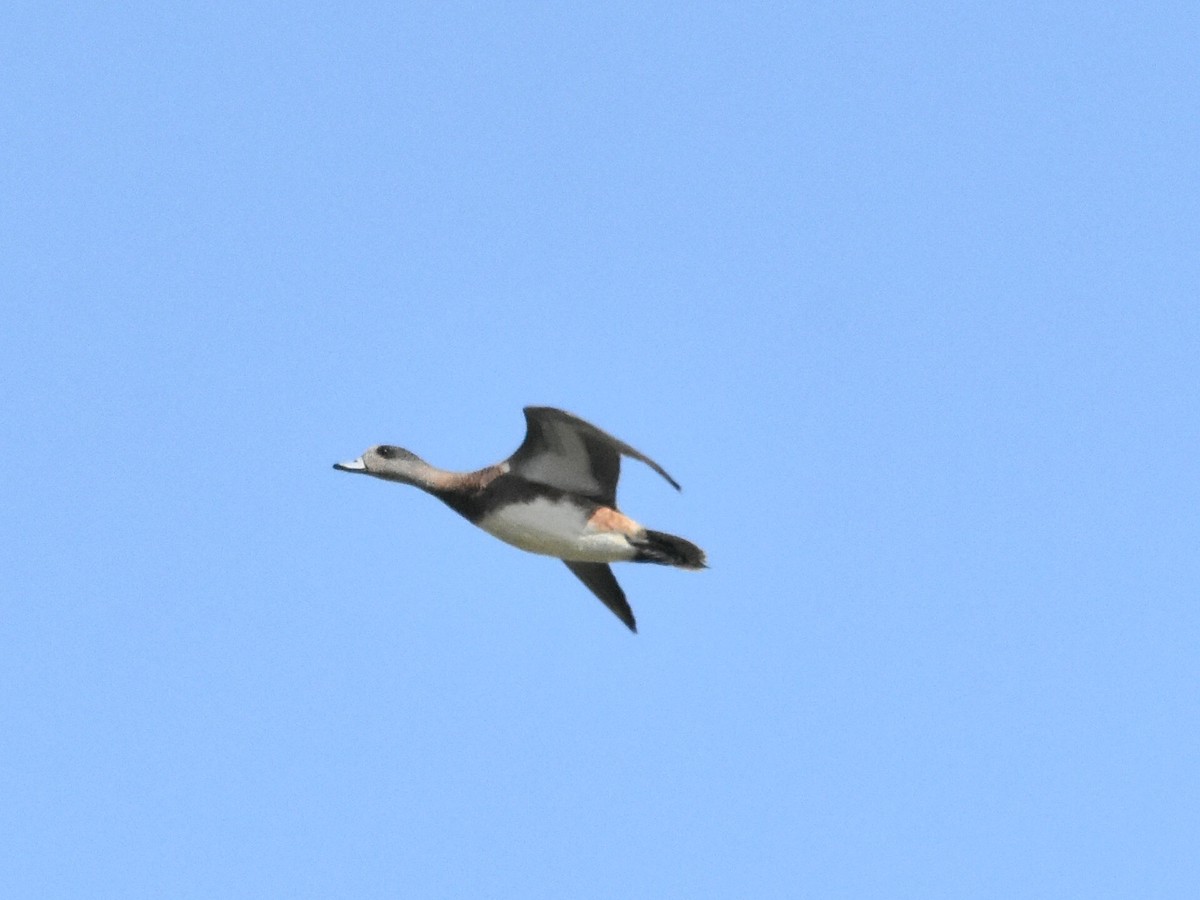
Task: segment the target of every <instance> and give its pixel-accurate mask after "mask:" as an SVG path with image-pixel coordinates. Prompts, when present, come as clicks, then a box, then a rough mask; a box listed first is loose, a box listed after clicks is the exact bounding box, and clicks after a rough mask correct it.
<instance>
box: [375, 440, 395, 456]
mask: <svg viewBox="0 0 1200 900" xmlns="http://www.w3.org/2000/svg"><path fill="white" fill-rule="evenodd" d="M375 452H376V453H378V454H379V455H380V456H382V457H383V458H384V459H391V458H392V457H393V456H395V455H396V448H395V447H388V446H387V445H386V444H385V445H384V446H382V447H380V448H379V449H378V450H376V451H375Z"/></svg>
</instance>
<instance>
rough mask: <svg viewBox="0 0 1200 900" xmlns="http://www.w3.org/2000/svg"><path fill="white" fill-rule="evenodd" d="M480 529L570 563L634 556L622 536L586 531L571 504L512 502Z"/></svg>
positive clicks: (584, 522)
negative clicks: (567, 560)
mask: <svg viewBox="0 0 1200 900" xmlns="http://www.w3.org/2000/svg"><path fill="white" fill-rule="evenodd" d="M479 527H480V528H482V529H483V530H484V531H486V532H487V533H488V534H490V535H493V536H494V537H498V538H500V540H502V541H504V542H505V543H506V544H512V545H513V546H514V547H520V548H521V549H522V550H528V551H529V552H530V553H541V554H544V555H546V556H557V557H558V558H559V559H569V560H571V561H573V562H620V561H622V560H628V559H633V557H634V555H635V551H634V549H633V547H631V546H630V545H629V541H627V540H626V539H625V536H624V535H623V534H616V533H614V532H597V531H593V530H591V529H589V528H588V524H587V517H586V516H585V515H584V511H583V510H581V509H580V508H579V507H577V506H575V505H573V504H570V503H555V502H553V501H551V500H545V499H538V500H534V501H532V502H530V503H514V504H511V505H509V506H505V507H501V508H500V509H498V510H497V511H496V512H494V513H491V514H489V515H487V516H484V517H483V518H482V519H480V520H479Z"/></svg>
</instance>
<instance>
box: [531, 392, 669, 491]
mask: <svg viewBox="0 0 1200 900" xmlns="http://www.w3.org/2000/svg"><path fill="white" fill-rule="evenodd" d="M525 425H526V431H525V440H524V442H523V443H522V444H521V446H520V447H518V448H517V452H516V453H514V454H513V455H512V456H511V457H509V460H508V463H509V466H510V467H511V470H512V471H513V472H515V473H516V474H518V475H520V476H521V477H522V478H525V479H527V480H529V481H534V482H537V483H538V484H547V485H550V486H551V487H556V488H558V489H559V490H563V491H570V492H571V493H573V494H580V495H582V496H584V497H588V498H590V499H592V500H595V501H596V502H597V503H603V504H605V505H606V506H612V505H613V504H615V503H616V500H617V478H618V477H619V476H620V474H621V457H622V456H629V457H632V458H633V459H636V460H639V461H640V462H644V463H645V464H646V465H648V466H649V467H650V468H652V469H653V470H654V471H655V472H657V473H658V474H659V475H661V476H662V477H663V478H665V479H667V481H669V482H670V483H671V485H672V486H673V487H674V488H675V490H679V484H678V483H677V482H676V481H675V479H674V478H672V477H671V476H670V475H668V474H667V473H666V470H664V469H663V467H662V466H660V465H659V464H658V463H656V462H655V461H654V460H652V459H650V457H648V456H646V455H644V454H642V453H639V452H638V451H637V450H634V449H633V448H632V447H630V446H629V445H628V444H626V443H625V442H623V441H619V440H617V439H616V438H615V437H613V436H612V435H611V434H608V433H607V432H604V431H601V430H600V429H599V428H597V427H596V426H595V425H592V424H589V423H588V422H585V421H583V419H580V418H577V417H576V416H573V415H571V414H570V413H565V412H563V411H562V410H561V409H554V408H552V407H549V406H527V407H525Z"/></svg>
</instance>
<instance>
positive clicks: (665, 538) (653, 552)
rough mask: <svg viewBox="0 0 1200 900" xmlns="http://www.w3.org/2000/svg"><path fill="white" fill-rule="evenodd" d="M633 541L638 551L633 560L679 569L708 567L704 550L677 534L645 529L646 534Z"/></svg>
mask: <svg viewBox="0 0 1200 900" xmlns="http://www.w3.org/2000/svg"><path fill="white" fill-rule="evenodd" d="M633 543H634V545H635V546H636V547H637V551H638V555H637V556H636V557H635V558H634V562H652V563H658V564H659V565H663V566H678V567H679V568H681V569H705V568H708V562H707V557H706V556H705V554H704V551H703V550H701V549H700V548H699V547H697V546H696V545H695V544H693V543H692V542H691V541H688V540H684V539H683V538H681V537H679V536H677V535H674V534H666V533H665V532H662V531H650V530H649V529H647V530H646V536H645V537H644V538H641V539H640V540H636V541H634V542H633Z"/></svg>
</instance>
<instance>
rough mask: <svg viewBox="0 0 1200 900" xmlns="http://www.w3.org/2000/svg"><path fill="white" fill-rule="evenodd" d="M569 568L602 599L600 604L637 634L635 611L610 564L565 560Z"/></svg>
mask: <svg viewBox="0 0 1200 900" xmlns="http://www.w3.org/2000/svg"><path fill="white" fill-rule="evenodd" d="M563 562H565V563H566V564H567V568H568V569H570V570H571V571H572V572H574V573H575V577H576V578H578V579H579V580H580V581H582V582H583V583H584V584H586V585H587V588H588V590H589V591H591V592H592V593H593V594H595V595H596V596H597V597H599V598H600V602H601V603H603V604H604V605H605V606H607V607H608V608H609V609H611V610H612V611H613V612H614V613H616V616H617V618H618V619H620V620H621V621H622V622H624V623H625V625H626V626H627V627H628V628H629V630H630V631H632V632H633V633H634V634H637V622H636V621H634V618H633V610H632V609H630V608H629V601H627V600H626V599H625V592H624V591H623V590H621V586H620V585H619V584H617V576H615V575H614V574H613V573H612V569H610V568H609V567H608V563H589V562H570V561H568V560H565V559H564V560H563Z"/></svg>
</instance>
